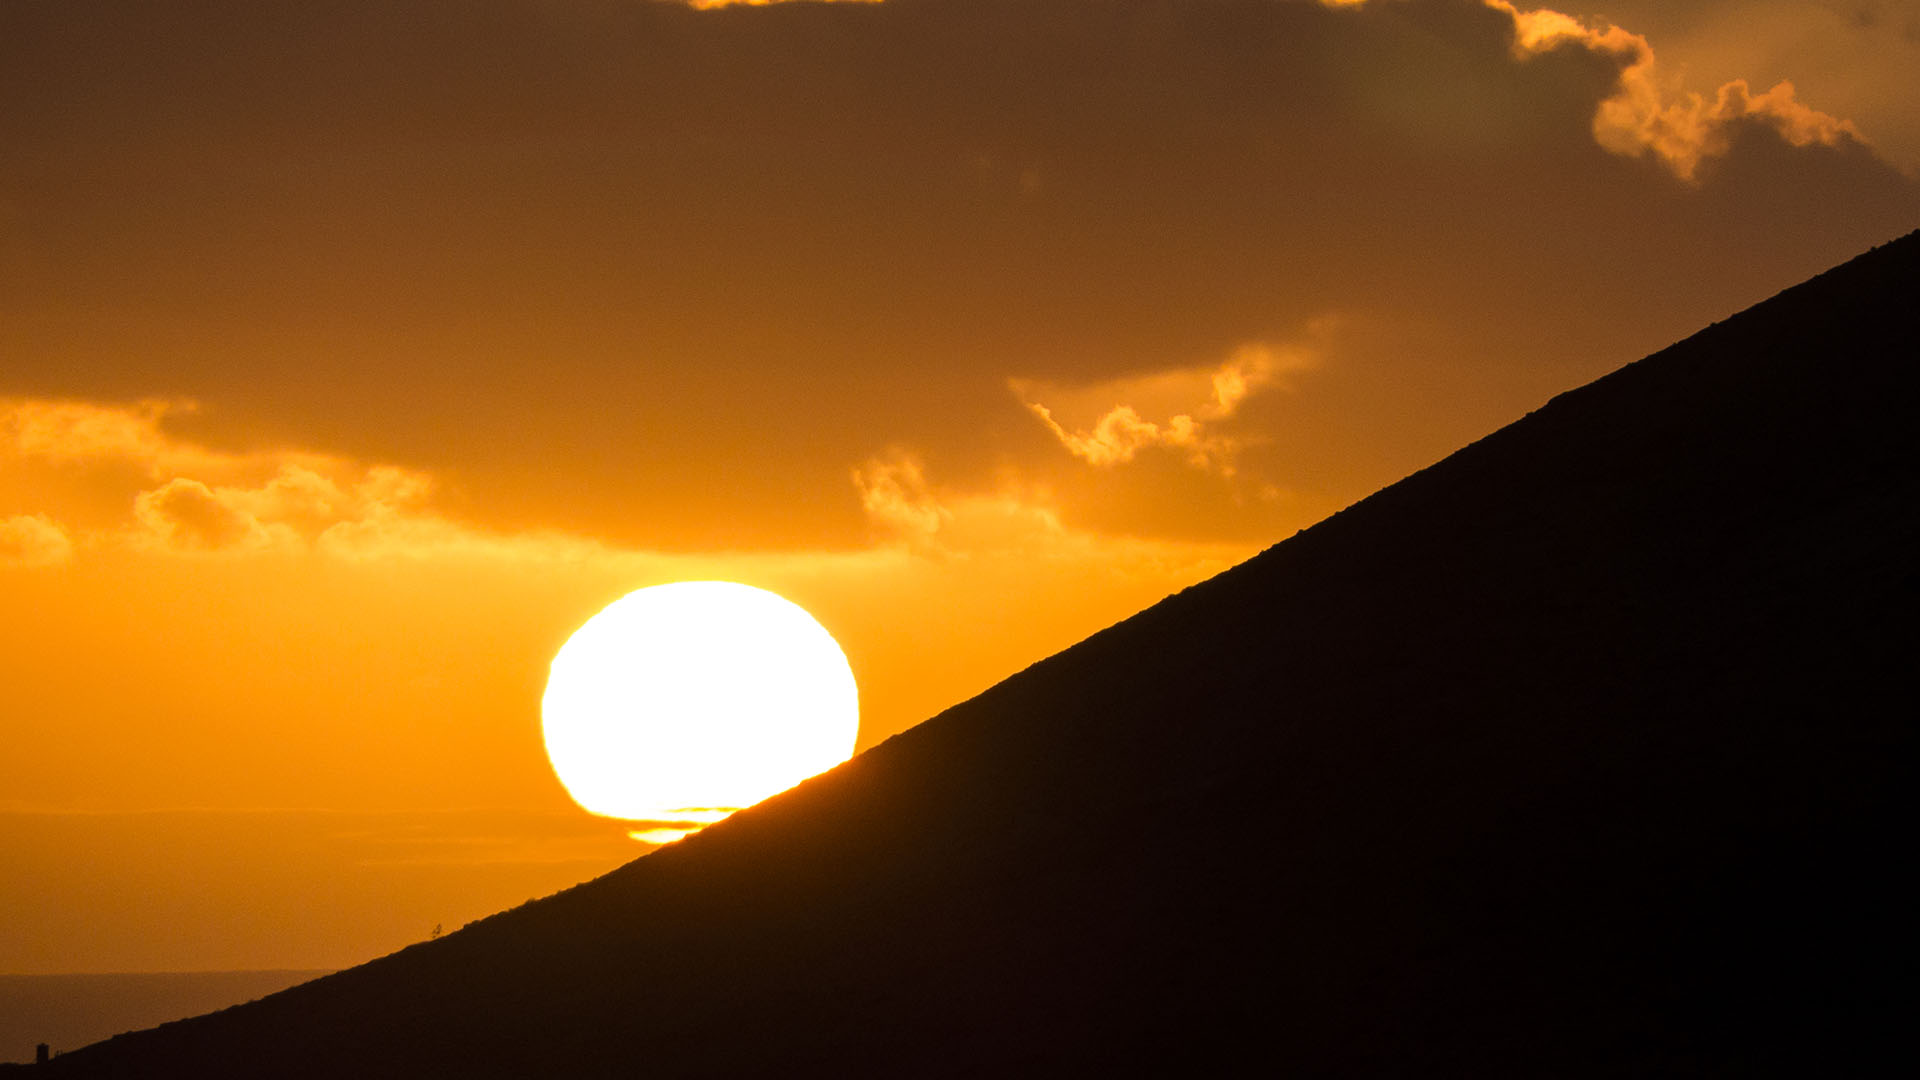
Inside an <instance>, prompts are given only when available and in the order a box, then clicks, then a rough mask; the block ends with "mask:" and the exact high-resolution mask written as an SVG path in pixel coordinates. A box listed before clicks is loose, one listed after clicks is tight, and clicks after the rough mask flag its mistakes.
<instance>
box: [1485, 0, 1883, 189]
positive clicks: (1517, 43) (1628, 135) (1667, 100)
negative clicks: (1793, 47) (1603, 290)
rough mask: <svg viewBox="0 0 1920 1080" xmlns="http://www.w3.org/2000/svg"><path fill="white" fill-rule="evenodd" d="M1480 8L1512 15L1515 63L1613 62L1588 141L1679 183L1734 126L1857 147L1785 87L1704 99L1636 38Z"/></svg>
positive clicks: (1508, 8) (1567, 18) (1803, 143)
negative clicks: (1594, 57) (1561, 54)
mask: <svg viewBox="0 0 1920 1080" xmlns="http://www.w3.org/2000/svg"><path fill="white" fill-rule="evenodd" d="M1484 2H1485V3H1486V5H1487V6H1488V7H1489V8H1492V9H1493V10H1495V11H1500V12H1504V13H1506V14H1507V15H1509V16H1511V17H1512V19H1513V25H1514V49H1515V52H1516V53H1517V54H1518V55H1519V56H1521V57H1527V56H1534V55H1539V54H1542V53H1548V52H1552V51H1553V50H1555V49H1560V48H1566V47H1573V48H1581V49H1586V50H1588V51H1591V52H1594V53H1598V54H1601V55H1603V56H1608V57H1611V58H1613V59H1614V60H1615V61H1616V62H1617V63H1618V64H1619V65H1620V76H1619V82H1618V85H1617V87H1616V88H1615V91H1614V93H1613V94H1612V95H1611V96H1610V97H1607V98H1606V99H1605V100H1603V101H1601V102H1600V105H1599V107H1598V109H1597V110H1596V111H1595V113H1594V116H1593V137H1594V140H1595V141H1596V142H1598V143H1599V144H1600V145H1601V146H1602V147H1605V148H1606V149H1607V150H1608V151H1610V152H1612V153H1615V154H1619V155H1621V156H1623V157H1641V156H1644V155H1647V154H1652V155H1653V156H1654V157H1656V158H1657V159H1659V161H1660V162H1661V163H1662V164H1664V165H1665V166H1666V167H1667V168H1668V169H1669V170H1671V171H1672V172H1673V174H1674V175H1675V176H1677V177H1679V178H1680V179H1682V180H1687V181H1692V180H1694V179H1695V178H1696V174H1697V173H1698V170H1699V168H1700V165H1701V163H1702V162H1704V161H1707V160H1708V159H1711V158H1715V157H1719V156H1721V155H1723V154H1725V153H1726V152H1727V151H1728V149H1729V148H1730V147H1731V146H1732V144H1733V137H1734V133H1735V132H1736V131H1737V130H1738V128H1739V126H1740V125H1741V124H1760V125H1763V126H1765V127H1768V128H1771V129H1772V130H1773V131H1775V132H1776V133H1778V134H1779V136H1780V137H1781V138H1782V139H1784V140H1785V141H1786V142H1787V143H1788V144H1790V145H1792V146H1796V147H1807V146H1813V145H1816V144H1817V145H1820V146H1837V145H1839V144H1840V143H1841V142H1842V141H1843V140H1847V139H1852V140H1854V141H1864V140H1862V139H1861V135H1860V132H1859V131H1858V130H1857V129H1855V127H1854V126H1853V124H1852V123H1850V122H1849V121H1846V120H1842V119H1839V118H1836V117H1833V116H1829V115H1828V114H1826V113H1823V112H1820V111H1819V110H1817V109H1813V108H1809V107H1808V106H1806V105H1804V104H1802V103H1801V102H1800V101H1798V100H1797V99H1796V98H1795V96H1794V89H1793V84H1792V83H1791V82H1786V81H1781V82H1779V83H1777V84H1775V85H1774V86H1773V88H1772V89H1770V90H1767V91H1766V92H1764V93H1760V94H1756V93H1754V92H1753V90H1752V89H1751V88H1750V87H1749V86H1748V85H1747V83H1746V80H1744V79H1735V80H1733V81H1731V82H1727V83H1725V84H1723V85H1722V86H1721V87H1720V88H1719V89H1718V90H1717V91H1715V92H1714V94H1713V95H1712V97H1711V98H1709V97H1706V96H1703V95H1702V94H1700V93H1698V92H1697V91H1691V90H1683V89H1680V87H1679V84H1678V81H1677V80H1675V79H1672V78H1670V77H1669V76H1668V75H1667V74H1666V72H1664V71H1663V70H1662V69H1661V67H1660V65H1659V63H1658V62H1657V60H1656V59H1655V57H1654V52H1653V47H1652V46H1651V45H1649V44H1648V43H1647V39H1646V38H1645V37H1643V36H1641V35H1639V34H1636V33H1632V32H1630V31H1627V30H1625V29H1622V28H1621V27H1618V26H1614V25H1611V24H1609V23H1606V22H1604V21H1597V20H1596V21H1589V20H1586V19H1581V18H1576V17H1575V16H1572V15H1567V14H1565V13H1562V12H1559V11H1554V10H1552V9H1549V8H1539V9H1536V10H1532V11H1522V10H1520V9H1519V8H1518V7H1516V6H1514V5H1513V4H1511V3H1508V2H1507V0H1484Z"/></svg>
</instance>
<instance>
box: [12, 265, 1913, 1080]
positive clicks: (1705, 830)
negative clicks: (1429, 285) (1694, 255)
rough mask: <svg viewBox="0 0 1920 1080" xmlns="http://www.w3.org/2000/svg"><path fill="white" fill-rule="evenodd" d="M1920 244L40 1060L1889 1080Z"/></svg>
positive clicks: (1904, 978)
mask: <svg viewBox="0 0 1920 1080" xmlns="http://www.w3.org/2000/svg"><path fill="white" fill-rule="evenodd" d="M1917 287H1920V234H1915V235H1913V236H1909V237H1907V238H1905V239H1903V240H1900V241H1898V242H1896V243H1894V244H1891V245H1888V246H1885V247H1882V248H1880V249H1877V250H1875V251H1873V252H1871V253H1869V254H1867V255H1865V256H1862V257H1861V258H1859V259H1857V260H1855V261H1854V262H1851V263H1849V264H1847V265H1846V266H1844V267H1842V268H1840V269H1838V270H1835V271H1832V272H1830V273H1828V274H1825V275H1823V276H1821V277H1819V278H1817V279H1815V280H1813V281H1811V282H1809V283H1807V284H1805V285H1802V286H1800V287H1798V288H1795V289H1793V290H1790V291H1789V292H1786V293H1784V294H1782V295H1781V296H1779V297H1776V298H1775V299H1773V300H1771V301H1768V302H1767V303H1765V304H1762V305H1760V306H1758V307H1756V308H1754V309H1752V310H1750V311H1748V312H1746V313H1745V314H1742V315H1740V316H1738V317H1737V318H1734V319H1732V320H1729V321H1728V322H1725V323H1722V324H1719V325H1716V326H1714V327H1712V328H1710V329H1708V330H1706V331H1704V332H1702V333H1700V334H1698V335H1696V336H1695V337H1693V338H1691V339H1689V340H1687V341H1685V342H1682V343H1681V344H1679V345H1676V346H1674V347H1673V348H1671V349H1668V350H1666V351H1664V352H1662V353H1660V354H1658V355H1656V356H1654V357H1652V358H1650V359H1648V360H1645V361H1642V362H1640V363H1637V364H1633V365H1631V366H1629V367H1627V368H1625V369H1623V370H1621V371H1619V372H1616V373H1614V374H1613V375H1610V376H1608V377H1606V378H1604V379H1601V380H1599V381H1598V382H1596V383H1593V384H1592V385H1590V386H1587V387H1584V388H1582V389H1580V390H1577V391H1574V392H1572V393H1568V394H1565V395H1562V396H1561V397H1559V398H1556V399H1555V400H1554V401H1553V402H1552V403H1551V404H1549V405H1548V406H1546V407H1545V408H1543V409H1541V410H1540V411H1538V412H1536V413H1534V414H1532V415H1530V416H1528V417H1526V418H1525V419H1523V420H1521V421H1520V422H1518V423H1516V424H1514V425H1512V426H1510V427H1508V428H1506V429H1504V430H1502V431H1500V432H1499V433H1497V434H1495V435H1493V436H1491V437H1489V438H1487V439H1484V440H1482V441H1480V442H1478V443H1475V444H1474V445H1472V446H1469V447H1467V448H1466V449H1464V450H1462V451H1460V452H1459V453H1457V454H1455V455H1453V456H1452V457H1450V458H1448V459H1447V460H1445V461H1444V462H1442V463H1440V464H1439V465H1436V466H1434V467H1432V468H1430V469H1427V470H1425V471H1423V472H1421V473H1418V474H1416V475H1414V476H1413V477H1411V478H1409V479H1407V480H1405V481H1403V482H1401V483H1399V484H1396V485H1394V486H1393V487H1391V488H1388V489H1386V490H1385V491H1382V492H1380V493H1379V494H1377V495H1375V496H1373V497H1372V498H1369V499H1367V500H1366V501H1365V502H1362V503H1360V504H1359V505H1357V506H1355V507H1353V508H1351V509H1349V510H1347V511H1345V512H1343V513H1340V514H1337V515H1335V516H1334V517H1332V518H1331V519H1329V520H1327V521H1325V522H1323V523H1322V524H1320V525H1318V526H1315V527H1314V528H1312V529H1310V530H1308V531H1306V532H1304V533H1301V534H1300V535H1298V536H1295V537H1294V538H1292V539H1290V540H1288V541H1286V542H1285V543H1282V544H1280V545H1278V546H1276V547H1275V548H1273V549H1272V550H1269V551H1268V552H1266V553H1265V554H1263V555H1261V556H1260V557H1258V558H1256V559H1254V560H1252V561H1251V562H1248V563H1247V564H1245V565H1243V566H1241V567H1238V568H1236V569H1234V570H1232V571H1230V572H1228V573H1226V574H1222V575H1221V576H1219V577H1217V578H1215V579H1213V580H1211V581H1209V582H1207V583H1205V584H1203V585H1200V586H1198V587H1196V588H1193V589H1190V590H1188V591H1186V592H1184V593H1181V594H1180V595H1178V596H1176V597H1173V598H1171V599H1169V600H1167V601H1165V602H1164V603H1161V604H1159V605H1158V606H1156V607H1154V608H1152V609H1151V610H1149V611H1147V612H1145V613H1143V614H1141V615H1139V616H1137V617H1135V618H1133V619H1130V620H1128V621H1127V622H1125V623H1122V624H1120V625H1119V626H1116V627H1114V628H1112V629H1110V630H1107V631H1106V632H1104V633H1101V634H1099V635H1097V636H1096V637H1094V638H1092V639H1090V640H1088V641H1086V642H1084V643H1082V644H1081V645H1078V646H1076V647H1075V648H1072V649H1070V650H1068V651H1066V652H1064V653H1061V654H1060V655H1058V656H1055V657H1053V658H1051V659H1049V660H1047V661H1045V662H1043V663H1040V664H1037V665H1035V666H1034V667H1033V668H1031V669H1029V670H1027V671H1025V672H1023V673H1021V674H1020V675H1018V676H1015V677H1014V678H1011V679H1008V680H1007V681H1006V682H1004V683H1002V684H1001V685H999V686H997V687H995V688H993V689H992V690H990V691H988V692H987V693H985V694H982V695H981V696H980V697H978V698H976V699H974V700H972V701H969V702H967V703H965V704H964V705H960V706H958V707H956V708H954V709H951V710H949V711H948V712H946V713H943V714H942V715H940V716H938V717H936V718H935V719H933V720H931V721H929V722H927V723H925V724H923V725H921V726H920V727H918V728H915V729H914V730H912V731H910V732H907V733H906V734H903V735H901V736H899V737H897V738H895V739H892V740H890V741H889V742H887V743H886V744H885V745H883V746H881V747H879V748H877V749H875V750H873V751H871V752H869V753H867V754H865V755H863V756H861V757H860V758H858V759H856V760H855V761H853V762H851V763H849V764H848V765H846V766H844V767H842V768H840V769H837V770H835V771H834V772H832V773H830V774H828V775H826V776H824V777H822V778H819V779H817V780H815V781H812V782H810V783H808V784H805V785H803V786H802V787H801V788H799V789H797V790H795V791H793V792H791V793H789V794H787V795H784V796H782V797H779V798H777V799H774V800H771V801H770V802H768V803H766V804H763V805H762V806H761V807H759V808H757V809H755V810H752V811H749V812H747V813H743V814H741V815H739V816H738V817H736V818H735V819H733V820H731V821H728V822H726V823H725V824H723V825H720V826H718V827H716V828H714V829H712V830H711V831H709V832H707V833H705V834H702V835H699V836H695V837H693V838H692V839H690V840H687V841H685V842H683V843H681V844H680V845H678V846H676V847H673V848H669V849H666V850H663V851H660V852H658V853H657V854H653V855H650V856H648V857H646V858H643V859H640V860H637V861H636V862H634V863H632V864H630V865H628V866H625V867H623V868H621V869H620V870H617V871H615V872H614V873H611V874H609V875H607V876H605V877H603V878H601V879H599V880H596V881H593V882H590V883H588V884H586V885H582V886H580V887H579V888H576V889H573V890H570V891H568V892H566V893H562V894H560V895H558V896H555V897H552V898H549V899H547V900H543V901H540V902H537V903H533V904H529V905H526V906H524V907H522V908H520V909H517V910H515V911H511V912H508V913H506V914H503V915H500V916H497V917H494V918H492V919H488V920H486V921H484V922H481V923H479V924H477V925H475V926H473V927H472V928H471V929H468V930H465V931H463V932H461V933H458V934H455V935H452V936H451V937H448V938H446V939H444V940H441V941H438V942H434V943H430V944H425V945H419V946H415V947H413V948H410V949H407V950H406V951H404V952H401V953H398V954H396V955H394V956H390V957H387V958H385V959H382V960H379V961H376V962H374V963H371V964H367V965H365V966H363V967H360V968H356V969H353V970H351V971H347V972H343V973H340V974H337V975H334V976H331V977H329V978H325V979H321V980H319V981H317V982H313V983H309V984H307V985H305V986H301V987H297V988H295V989H292V990H289V991H287V992H285V993H282V994H279V995H276V996H274V997H272V998H269V999H267V1000H265V1001H263V1002H259V1003H255V1004H252V1005H248V1006H243V1007H240V1008H236V1009H232V1010H228V1011H226V1012H223V1013H218V1014H215V1015H212V1016H208V1017H203V1018H199V1019H196V1020H191V1021H186V1022H182V1023H178V1024H171V1025H168V1026H165V1027H162V1028H159V1029H157V1030H155V1031H150V1032H144V1033H139V1034H135V1035H130V1036H125V1037H121V1038H118V1039H114V1040H112V1041H110V1042H108V1043H104V1044H101V1045H98V1046H95V1047H92V1048H90V1049H87V1050H82V1051H79V1052H77V1053H73V1054H70V1055H68V1056H66V1057H64V1058H61V1059H59V1060H58V1061H56V1062H55V1063H54V1065H53V1067H51V1068H49V1069H47V1070H46V1072H47V1073H48V1074H49V1075H54V1076H107V1075H127V1076H134V1075H138V1076H154V1075H166V1074H173V1075H201V1076H216V1075H275V1076H303V1075H328V1076H365V1075H406V1076H430V1075H523V1076H532V1075H563V1076H600V1075H613V1074H619V1075H629V1074H631V1075H650V1076H686V1075H740V1074H774V1073H780V1074H792V1073H833V1074H840V1075H851V1074H866V1075H935V1074H951V1075H989V1074H993V1073H1006V1072H1014V1073H1036V1072H1040V1071H1043V1070H1045V1071H1069V1072H1080V1071H1084V1070H1088V1069H1100V1068H1105V1069H1108V1070H1111V1071H1115V1072H1137V1071H1141V1070H1150V1069H1162V1070H1167V1069H1173V1068H1176V1067H1179V1068H1184V1069H1187V1070H1194V1069H1205V1068H1207V1067H1208V1066H1209V1065H1210V1064H1217V1063H1220V1062H1223V1061H1225V1060H1230V1059H1246V1060H1250V1061H1252V1062H1256V1063H1259V1064H1260V1065H1261V1066H1262V1067H1263V1068H1265V1069H1266V1070H1268V1071H1270V1072H1272V1073H1274V1074H1277V1075H1327V1074H1350V1075H1381V1074H1392V1073H1401V1074H1416V1075H1436V1074H1451V1075H1458V1076H1475V1077H1483V1076H1490V1075H1503V1076H1548V1075H1551V1076H1557V1077H1569V1076H1652V1075H1661V1074H1667V1073H1674V1074H1685V1075H1690V1076H1697V1075H1722V1074H1725V1075H1750V1074H1753V1073H1762V1074H1774V1075H1788V1076H1831V1075H1839V1074H1857V1073H1859V1072H1868V1073H1887V1074H1893V1073H1900V1074H1911V1070H1912V1067H1913V1065H1914V1057H1915V1053H1914V1049H1913V1047H1914V1041H1915V1040H1914V1035H1913V1032H1912V1030H1911V1027H1910V1024H1911V1019H1912V1016H1913V1015H1914V1013H1913V1005H1914V1000H1913V997H1914V995H1913V993H1912V991H1911V989H1910V987H1911V986H1912V980H1913V973H1914V971H1915V970H1916V968H1915V959H1916V958H1915V950H1914V948H1913V937H1914V921H1915V920H1914V912H1915V910H1916V904H1915V900H1916V897H1915V893H1914V890H1913V889H1912V887H1911V886H1910V885H1909V884H1908V883H1907V882H1906V880H1905V876H1906V875H1905V873H1904V871H1906V870H1907V869H1908V867H1907V866H1906V864H1907V863H1909V862H1910V861H1911V859H1912V851H1913V845H1912V841H1911V826H1910V824H1906V822H1909V821H1911V820H1912V818H1913V810H1914V806H1913V802H1914V800H1913V798H1912V796H1911V793H1912V792H1913V790H1914V780H1915V777H1914V767H1913V766H1914V762H1915V754H1914V749H1915V732H1914V727H1915V721H1914V717H1915V715H1916V714H1917V713H1920V710H1916V708H1915V694H1914V692H1913V687H1914V671H1915V667H1916V665H1915V651H1914V646H1915V634H1914V632H1913V627H1914V619H1915V612H1916V604H1915V600H1916V596H1915V592H1916V590H1915V573H1914V568H1915V559H1916V552H1920V501H1916V497H1915V496H1916V494H1917V493H1916V491H1915V482H1914V480H1915V468H1914V466H1915V463H1916V460H1920V458H1916V454H1915V450H1916V430H1920V397H1917V396H1916V394H1915V357H1916V356H1920V342H1916V340H1915V333H1914V327H1915V325H1916V322H1915V313H1914V311H1913V306H1914V298H1915V296H1916V295H1920V292H1917V291H1916V289H1917Z"/></svg>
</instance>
